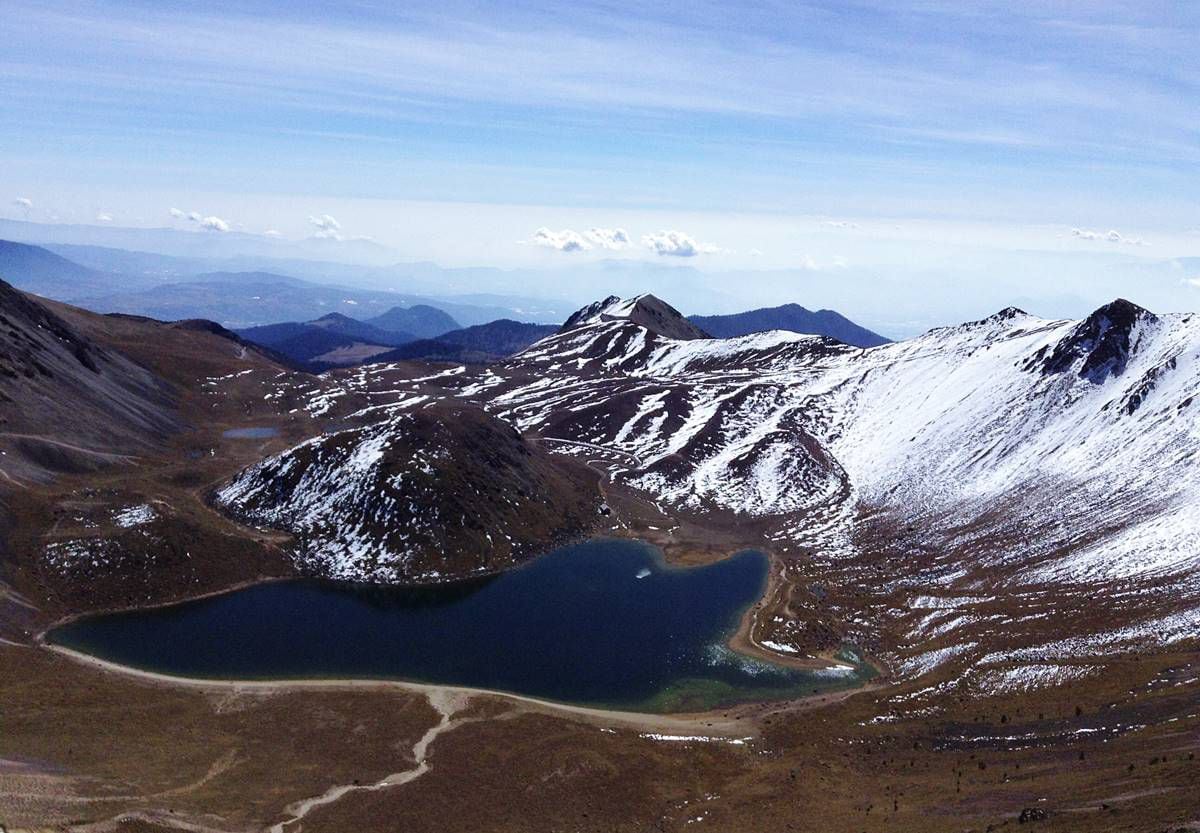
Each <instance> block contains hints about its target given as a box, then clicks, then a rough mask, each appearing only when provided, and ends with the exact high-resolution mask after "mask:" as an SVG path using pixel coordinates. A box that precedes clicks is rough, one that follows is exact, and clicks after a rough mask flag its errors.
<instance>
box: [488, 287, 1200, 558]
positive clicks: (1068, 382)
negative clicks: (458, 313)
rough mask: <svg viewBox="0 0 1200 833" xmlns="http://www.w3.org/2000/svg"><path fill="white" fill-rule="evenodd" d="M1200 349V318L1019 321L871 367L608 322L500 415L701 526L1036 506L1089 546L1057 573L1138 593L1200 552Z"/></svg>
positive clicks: (1016, 315)
mask: <svg viewBox="0 0 1200 833" xmlns="http://www.w3.org/2000/svg"><path fill="white" fill-rule="evenodd" d="M610 306H611V305H610ZM1198 351H1200V320H1198V319H1196V318H1195V317H1193V316H1155V315H1153V314H1151V313H1149V312H1147V311H1145V310H1142V309H1140V308H1138V307H1136V306H1134V305H1133V304H1129V303H1128V302H1125V301H1117V302H1114V303H1113V304H1110V305H1108V306H1106V307H1103V308H1101V309H1100V310H1097V311H1096V312H1095V313H1094V314H1093V315H1092V316H1090V317H1089V318H1087V319H1085V320H1083V321H1080V322H1073V321H1046V320H1043V319H1039V318H1035V317H1033V316H1030V315H1027V314H1025V313H1023V312H1021V311H1019V310H1014V309H1008V310H1004V311H1002V312H1001V313H998V314H997V315H995V316H992V317H991V318H988V319H985V320H983V321H977V322H972V323H969V324H964V325H961V326H959V327H952V328H945V329H939V330H934V331H932V332H930V333H927V334H925V335H924V336H921V337H919V338H916V339H913V340H911V341H907V342H901V343H898V344H889V345H885V346H882V347H878V348H873V349H870V350H858V349H854V348H849V347H845V346H844V345H840V344H837V343H834V342H831V341H827V340H823V339H820V338H817V337H806V336H798V335H796V334H793V333H784V332H772V333H762V334H756V335H753V336H747V337H744V338H737V339H726V340H717V339H707V340H705V339H700V340H676V339H671V338H668V337H665V336H663V335H661V334H659V333H656V332H652V331H649V330H647V329H645V328H643V327H639V326H637V325H635V324H632V323H630V322H627V321H617V320H614V321H600V320H596V319H594V318H593V319H591V321H590V323H586V322H585V323H583V324H581V325H580V326H577V327H576V328H574V329H571V330H568V331H566V332H564V333H561V334H559V335H557V336H553V337H551V338H548V339H545V340H543V341H541V342H539V343H537V344H535V345H533V346H532V347H530V348H529V349H528V350H527V351H525V352H524V353H523V354H521V355H519V356H518V357H516V359H515V360H513V361H512V362H510V363H509V365H508V368H509V370H510V371H519V370H521V369H527V370H528V369H532V368H536V369H537V370H538V371H540V376H539V378H538V379H537V380H536V381H535V382H533V383H531V384H523V385H518V386H507V385H501V386H498V387H496V388H493V389H492V393H491V397H490V401H489V403H488V404H489V407H490V408H491V409H492V410H493V411H494V412H496V413H497V414H499V415H500V416H502V417H503V418H504V419H506V420H509V421H511V422H513V423H514V424H515V425H517V426H519V427H520V428H521V429H522V430H525V431H536V432H538V433H540V434H543V435H545V436H552V437H555V438H558V439H561V440H569V441H575V442H579V443H586V444H588V445H595V446H603V447H605V448H609V449H613V450H614V451H619V452H621V453H623V454H624V455H626V457H625V460H626V461H627V463H628V464H627V465H626V466H624V467H622V468H621V469H620V470H618V471H615V472H614V475H615V476H616V477H619V478H621V479H623V480H624V481H625V482H628V483H629V484H631V485H633V486H635V487H637V488H640V489H643V490H645V491H647V492H649V493H651V494H653V495H654V496H656V497H657V498H658V499H661V500H663V501H665V502H667V503H670V504H674V505H677V506H679V507H682V508H688V509H697V510H698V509H705V508H707V509H717V510H727V511H729V512H733V513H736V514H740V515H746V516H754V517H763V516H776V517H778V518H780V519H781V520H783V519H785V518H787V516H790V515H793V514H794V513H796V512H797V511H801V510H812V509H816V508H824V509H825V510H830V511H835V510H838V509H839V508H840V509H844V508H845V507H844V506H838V504H841V503H844V502H846V501H851V500H854V501H862V502H864V503H866V504H869V505H872V506H887V507H889V508H892V509H895V510H896V511H898V512H899V513H900V514H901V515H902V516H905V517H909V518H913V519H916V518H923V519H926V520H928V519H931V518H934V517H937V518H939V519H940V521H939V522H940V523H942V524H950V523H952V522H954V521H955V520H957V521H962V522H965V521H967V520H969V519H971V518H974V517H977V516H979V515H980V514H981V513H982V512H983V511H984V509H985V508H987V507H989V506H993V505H994V504H995V501H997V500H1005V501H1015V502H1016V504H1017V505H1019V506H1020V507H1023V508H1022V511H1024V512H1026V513H1029V514H1035V515H1038V516H1039V520H1042V519H1045V518H1047V517H1050V518H1053V519H1054V520H1056V521H1057V522H1058V525H1057V536H1056V538H1055V541H1054V543H1055V544H1056V545H1058V546H1059V548H1062V547H1063V546H1065V545H1067V544H1076V543H1080V544H1086V546H1084V547H1083V551H1081V552H1076V553H1075V554H1074V555H1073V556H1072V557H1071V558H1070V559H1068V560H1065V561H1062V562H1059V563H1057V564H1054V565H1045V566H1044V567H1043V568H1042V569H1045V570H1048V571H1051V572H1054V573H1055V574H1057V575H1060V576H1061V577H1070V578H1086V577H1088V576H1090V575H1102V576H1121V575H1133V574H1140V573H1144V572H1148V571H1149V572H1152V571H1158V570H1172V569H1179V568H1183V567H1186V566H1188V565H1189V564H1190V562H1192V561H1194V560H1195V559H1196V558H1197V556H1198V555H1200V552H1198V551H1197V544H1196V542H1195V540H1194V538H1192V537H1191V536H1194V535H1195V534H1196V533H1197V532H1198V531H1200V530H1198V527H1200V517H1195V518H1193V517H1190V515H1191V514H1193V513H1191V512H1189V509H1190V508H1191V507H1193V506H1197V505H1200V483H1198V479H1197V474H1198V472H1200V467H1198V466H1197V465H1196V463H1197V462H1198V460H1197V456H1196V455H1197V453H1198V452H1200V423H1198V422H1197V419H1196V413H1197V408H1200V403H1197V404H1193V398H1194V397H1196V396H1197V394H1200V365H1198V364H1197V353H1198ZM842 516H843V517H844V516H845V515H844V513H843V515H842ZM1009 520H1010V521H1011V518H1010V519H1009ZM791 527H792V528H793V529H796V530H797V531H798V532H799V531H802V530H800V528H799V527H797V526H796V525H795V524H794V523H793V524H791ZM1084 539H1088V540H1086V541H1085V540H1084ZM1047 543H1049V542H1047ZM1118 550H1124V554H1123V556H1122V557H1120V558H1114V557H1113V556H1114V555H1115V554H1117V551H1118Z"/></svg>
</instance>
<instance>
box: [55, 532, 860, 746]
mask: <svg viewBox="0 0 1200 833" xmlns="http://www.w3.org/2000/svg"><path fill="white" fill-rule="evenodd" d="M606 541H614V542H622V543H631V540H630V539H628V538H624V537H610V536H597V537H595V538H592V539H588V542H595V543H604V542H606ZM636 543H638V544H639V545H641V546H644V547H645V548H646V549H647V550H648V551H649V554H650V557H651V560H652V561H653V563H654V564H655V566H656V568H657V569H662V570H667V571H672V572H674V571H681V570H687V569H689V567H687V566H683V565H677V564H673V563H671V562H669V561H668V560H667V558H666V554H665V552H664V550H663V548H662V547H659V546H656V545H654V544H652V543H649V542H645V541H636ZM750 553H752V554H755V555H758V556H760V557H762V558H763V559H764V560H765V561H766V571H765V575H764V577H763V586H762V588H761V590H759V591H758V592H757V594H756V595H755V598H754V601H751V602H750V603H749V604H747V605H746V607H745V608H744V610H743V611H742V612H741V613H740V614H739V617H738V620H737V624H736V626H734V627H733V628H732V630H731V631H730V632H728V634H727V636H726V637H724V638H723V640H722V642H721V643H713V644H714V645H716V644H723V645H724V646H725V647H726V648H728V649H729V650H731V651H732V652H734V653H736V654H737V655H738V656H740V657H744V658H746V659H750V660H754V661H760V662H766V663H769V664H771V665H773V666H777V667H780V668H789V669H793V670H799V671H805V672H814V671H815V672H819V671H820V670H821V669H823V668H829V667H843V668H845V667H847V666H846V663H844V662H841V661H839V660H837V659H833V658H830V659H828V660H826V659H825V658H823V657H821V658H814V657H789V656H784V655H781V654H778V653H776V652H773V651H769V650H767V649H765V648H763V647H762V646H760V645H758V644H757V643H756V642H755V641H754V640H753V637H752V634H753V628H754V624H755V622H756V613H757V612H758V610H759V609H760V608H761V606H762V602H763V601H764V600H765V599H766V598H768V597H769V595H770V594H771V593H772V592H774V589H775V588H776V586H777V584H778V580H779V576H778V570H777V569H776V568H777V566H778V564H777V561H776V559H775V558H774V557H773V555H771V554H769V553H767V552H765V551H763V550H761V549H759V548H753V547H744V548H741V549H738V550H736V551H734V552H732V553H728V554H727V555H725V556H724V558H723V559H718V560H717V561H715V562H711V563H714V564H715V563H719V561H721V560H724V559H730V558H734V557H736V556H738V555H741V554H750ZM516 569H518V570H519V569H521V568H520V567H518V568H516ZM297 580H301V581H302V580H304V577H293V576H267V577H260V578H258V579H253V580H247V581H243V582H238V583H237V584H235V585H232V586H230V587H226V588H222V589H220V590H215V591H211V592H206V593H200V594H196V595H195V596H192V597H189V598H186V599H177V600H172V601H169V602H162V603H158V604H153V605H146V606H133V607H122V608H121V609H120V610H119V611H104V610H101V611H89V612H86V613H78V614H72V615H69V616H64V617H61V618H60V619H58V620H56V621H55V622H53V623H52V624H50V625H49V626H48V627H46V628H44V629H42V630H41V631H40V632H39V633H38V634H36V636H35V637H34V640H33V641H34V643H35V644H36V645H38V646H40V647H43V648H45V649H47V650H50V651H54V652H56V653H58V654H59V655H62V656H66V657H69V658H70V659H72V660H74V661H76V662H83V663H86V664H88V665H90V666H92V667H97V668H102V669H104V670H106V671H109V672H114V673H121V674H126V675H131V676H136V677H139V678H141V679H143V680H151V681H154V682H156V683H158V684H167V685H169V684H179V685H184V686H192V687H195V686H199V687H206V686H207V687H219V688H228V687H234V688H237V687H243V688H245V687H250V688H254V689H259V690H288V689H303V688H338V687H345V688H347V689H360V690H361V689H363V688H387V689H402V690H407V691H410V692H430V691H445V692H452V693H462V694H472V695H487V696H494V697H499V698H504V699H510V700H515V701H519V702H523V703H526V704H536V705H537V707H539V708H541V709H549V710H552V711H556V712H563V711H565V712H570V713H574V714H580V715H592V716H597V715H599V716H603V717H604V719H605V720H606V721H610V722H611V721H613V720H615V721H616V722H618V723H630V722H632V723H633V724H636V725H644V724H647V723H649V724H651V725H656V726H658V725H664V724H666V725H672V726H684V725H693V724H695V723H698V722H705V723H711V722H712V721H713V720H714V716H715V715H717V714H718V713H721V714H728V713H730V712H731V711H737V710H742V709H746V708H747V707H750V706H760V707H761V706H765V705H769V704H773V705H775V706H779V705H786V704H796V703H798V702H800V701H806V700H810V699H822V700H823V699H825V698H827V697H829V696H831V695H835V694H842V693H843V692H845V693H853V692H855V691H859V690H862V689H863V688H864V687H865V686H866V685H867V684H868V683H869V681H870V679H872V678H873V677H875V676H877V673H878V668H877V667H876V666H875V665H874V664H873V663H871V662H869V661H863V662H862V663H861V664H860V665H856V666H855V672H853V673H854V674H855V675H857V674H858V673H859V670H858V669H860V668H863V667H865V668H867V669H869V670H870V671H871V672H874V673H872V674H871V676H870V677H868V678H867V679H856V680H852V681H848V684H846V685H837V684H836V682H834V684H833V685H823V686H821V691H820V692H818V691H817V689H816V688H814V689H813V695H808V694H800V692H799V691H797V692H796V693H797V695H798V696H796V697H787V696H779V695H777V694H772V695H770V696H767V697H763V698H761V699H756V698H753V697H748V698H746V699H741V698H738V699H734V700H730V701H728V702H727V703H725V704H724V705H714V706H712V707H711V708H707V707H705V708H703V710H701V711H689V710H688V709H687V708H686V706H685V708H684V709H683V710H681V711H680V712H672V711H670V710H669V709H668V710H666V711H656V710H646V711H643V710H640V709H627V708H622V707H620V706H616V707H614V708H608V707H606V706H605V705H603V704H598V705H591V704H586V703H571V702H569V701H561V700H552V699H545V698H541V697H538V696H536V695H529V694H519V693H515V692H511V691H507V690H504V689H496V688H486V687H476V686H470V685H462V684H458V683H430V682H419V681H416V680H412V679H404V678H403V677H397V678H389V677H387V676H379V677H375V676H369V675H368V676H365V677H355V676H352V675H350V676H328V677H305V678H293V677H286V676H284V677H280V678H278V679H275V678H270V677H268V678H258V679H253V678H222V677H219V676H214V677H208V676H197V677H193V676H187V675H186V674H174V673H168V672H163V671H155V670H149V669H146V668H144V667H137V666H134V665H125V664H122V663H121V662H116V661H113V660H109V659H101V658H100V657H98V656H95V655H92V654H89V653H86V652H85V651H82V650H78V649H76V648H71V647H67V645H63V644H58V643H55V642H54V641H53V640H52V637H51V634H52V632H53V631H54V630H55V629H57V628H60V627H63V626H65V625H67V624H70V623H71V622H75V621H78V620H80V619H85V618H89V617H95V616H103V615H106V614H109V613H113V612H140V611H147V610H154V609H162V608H166V607H171V606H174V605H178V604H183V603H186V602H193V601H198V600H203V599H209V598H214V597H218V596H224V595H231V594H234V593H236V592H238V591H240V590H245V589H248V588H252V587H258V586H264V585H269V584H278V583H283V582H288V581H297ZM318 581H322V580H318ZM329 583H330V584H334V585H336V584H343V582H336V581H332V580H331V581H330V582H329ZM349 584H355V583H353V582H350V583H349ZM405 587H408V585H405ZM831 682H832V681H831Z"/></svg>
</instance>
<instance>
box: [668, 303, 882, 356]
mask: <svg viewBox="0 0 1200 833" xmlns="http://www.w3.org/2000/svg"><path fill="white" fill-rule="evenodd" d="M688 320H689V321H691V322H692V323H693V324H695V325H696V326H697V327H699V328H700V329H702V330H704V331H705V332H707V333H708V334H710V335H712V336H713V337H715V338H737V337H738V336H745V335H750V334H751V333H762V332H768V331H770V330H790V331H791V332H793V333H806V334H810V335H820V336H828V337H829V338H835V339H837V340H838V341H840V342H842V343H843V344H849V345H851V346H853V347H878V346H879V345H881V344H888V343H890V339H886V338H884V337H883V336H881V335H879V334H878V333H873V332H871V331H870V330H868V329H866V328H865V327H860V326H859V325H857V324H855V323H854V322H853V321H851V320H850V319H848V318H846V317H845V316H844V315H842V314H841V313H837V312H834V311H833V310H831V309H822V310H817V311H816V312H813V311H812V310H809V309H805V308H804V307H802V306H800V305H799V304H784V305H783V306H780V307H767V308H764V309H755V310H750V311H749V312H739V313H736V314H734V315H693V316H690V317H689V318H688Z"/></svg>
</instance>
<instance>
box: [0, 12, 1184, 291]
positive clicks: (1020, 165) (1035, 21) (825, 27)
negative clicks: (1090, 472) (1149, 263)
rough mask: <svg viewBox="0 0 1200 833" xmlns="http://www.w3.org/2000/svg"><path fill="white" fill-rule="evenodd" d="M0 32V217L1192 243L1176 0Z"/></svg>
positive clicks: (252, 19)
mask: <svg viewBox="0 0 1200 833" xmlns="http://www.w3.org/2000/svg"><path fill="white" fill-rule="evenodd" d="M0 38H2V39H3V42H4V43H5V49H4V50H3V53H2V54H0V66H2V67H3V71H2V72H0V120H2V121H0V123H2V124H3V127H0V160H2V161H3V163H4V164H3V170H4V173H3V174H0V187H2V188H3V189H4V190H5V191H7V192H8V194H7V196H5V195H0V201H2V202H3V205H2V206H0V211H4V212H5V215H6V216H9V217H17V218H19V217H22V216H25V217H29V218H30V219H35V220H39V221H50V220H59V221H72V222H112V223H119V224H122V225H166V224H168V223H175V222H179V221H178V220H177V219H176V218H171V217H169V216H168V214H167V211H168V209H169V208H172V207H175V208H178V209H180V210H181V211H182V212H184V213H188V212H191V211H197V212H199V213H200V214H202V215H204V216H216V217H220V218H221V219H222V220H224V221H225V222H226V223H227V224H228V225H229V226H230V227H231V228H234V229H239V230H244V231H247V232H252V233H261V232H264V231H267V230H273V231H279V232H280V233H282V234H283V235H284V236H291V237H299V236H303V235H306V234H311V233H313V232H314V229H315V228H316V227H315V226H314V225H313V224H312V223H310V221H309V217H310V216H315V217H318V218H319V217H321V216H322V215H325V214H328V215H330V216H335V217H336V218H337V219H338V221H339V225H340V227H341V228H340V229H339V230H338V232H337V233H338V234H344V235H347V236H352V235H353V236H358V235H361V236H370V237H372V238H373V239H375V240H377V241H379V242H381V243H384V244H386V245H389V246H393V247H395V248H396V249H397V251H398V252H400V253H401V254H402V255H404V256H406V257H413V258H423V257H429V258H434V259H440V260H443V261H458V262H471V263H478V264H487V263H494V264H500V265H504V264H513V263H527V264H528V263H539V262H546V258H548V257H550V258H552V257H558V256H562V257H571V256H573V255H574V256H579V257H582V258H589V257H590V258H596V257H601V256H604V257H610V256H620V257H640V258H650V259H653V258H655V257H659V256H660V255H658V254H656V252H659V251H661V247H658V248H656V247H655V246H654V245H653V240H657V239H658V238H657V237H656V235H659V234H660V233H662V232H666V231H676V232H680V233H682V234H684V235H686V236H687V237H688V238H689V239H691V240H693V241H694V242H695V243H696V245H695V246H694V247H693V248H692V249H691V250H690V251H688V252H687V253H686V254H684V255H683V256H684V257H687V259H688V260H689V261H690V262H691V265H694V266H699V267H700V268H704V269H724V268H731V267H737V268H749V267H750V266H752V265H754V264H764V265H766V266H769V267H770V268H776V269H778V268H788V267H795V268H801V269H803V268H811V267H813V266H814V265H815V266H816V267H818V268H828V267H832V266H834V265H835V263H842V264H844V263H846V262H850V263H856V262H857V263H859V264H860V265H863V266H864V267H865V266H868V265H869V266H871V267H872V268H876V269H886V268H887V267H888V265H889V263H892V262H893V261H896V262H897V263H899V261H904V262H905V263H907V264H908V265H909V266H911V265H912V261H913V259H914V258H917V259H919V258H921V257H922V256H923V255H922V252H924V251H927V250H928V248H929V246H930V245H936V243H937V241H938V240H940V239H949V240H953V241H955V243H956V245H978V246H981V247H984V248H986V249H988V250H989V251H997V250H998V251H1014V252H1017V251H1021V252H1023V251H1028V250H1040V249H1046V250H1051V251H1054V252H1061V251H1078V252H1080V253H1087V254H1094V253H1096V252H1112V253H1119V254H1120V255H1121V256H1127V255H1136V256H1139V257H1143V258H1157V259H1171V258H1177V257H1180V256H1184V255H1188V254H1193V253H1200V234H1197V229H1200V211H1198V210H1197V208H1198V200H1197V196H1196V195H1197V194H1200V165H1198V163H1200V122H1197V119H1196V114H1197V113H1198V112H1200V89H1198V88H1200V58H1198V57H1197V50H1196V48H1195V47H1196V44H1197V43H1200V6H1197V5H1196V4H1190V3H1178V2H1175V3H1156V2H1136V3H1134V2H1105V0H1093V1H1092V2H1039V3H1024V2H1019V1H1018V2H988V0H981V1H980V2H950V1H949V0H947V1H946V2H942V1H941V0H923V1H920V2H903V0H900V1H899V2H871V1H868V2H809V3H805V2H763V3H753V4H738V3H733V2H712V3H710V2H706V0H692V2H686V3H656V4H627V3H570V4H546V3H539V2H507V3H495V4H488V3H469V2H466V3H464V2H449V3H446V2H438V3H423V2H411V3H404V4H397V3H389V2H379V3H373V2H359V3H341V4H336V5H334V4H328V3H314V2H299V3H296V2H293V3H267V2H258V1H257V0H251V1H250V2H239V3H236V4H235V3H221V2H216V3H214V2H209V3H203V4H190V3H168V2H144V3H137V2H120V3H106V2H95V3H93V2H87V0H77V2H70V3H58V2H55V0H39V2H27V0H7V2H6V3H5V12H4V15H3V16H2V17H0ZM16 200H22V201H24V200H28V204H26V203H25V202H19V203H18V202H15V201H16ZM96 218H102V219H99V220H97V219H96ZM103 218H111V219H103ZM182 224H183V226H184V227H186V226H187V221H186V220H184V221H182ZM592 227H597V228H604V229H616V228H620V229H624V230H626V231H627V234H628V238H629V241H630V242H629V245H628V246H627V247H625V248H623V249H620V250H617V249H611V248H606V247H604V246H600V245H595V244H590V243H588V242H587V241H588V239H589V238H587V237H586V234H585V233H586V230H587V229H589V228H592ZM539 228H546V229H548V230H549V231H550V232H553V233H554V235H558V234H559V233H561V232H567V231H573V232H575V233H577V234H582V235H584V237H583V240H584V244H583V245H582V246H579V247H575V248H574V249H572V250H570V251H565V252H564V251H560V250H559V249H560V248H563V246H561V245H560V241H561V240H563V239H567V238H561V237H558V236H554V237H552V238H550V240H551V243H550V244H547V245H539V244H538V242H537V241H538V240H541V241H542V242H543V243H545V238H544V237H543V238H537V237H535V232H536V231H537V229H539ZM905 228H912V229H920V231H919V233H916V232H914V234H911V235H908V234H905V233H903V230H904V229H905ZM1076 230H1077V231H1076ZM1112 231H1116V232H1117V237H1115V238H1114V237H1112V235H1110V234H1109V232H1112ZM898 232H900V233H898ZM647 237H650V238H651V241H650V242H647V241H646V240H645V239H644V238H647ZM901 240H903V241H907V247H906V246H905V245H900V242H898V241H901ZM1131 241H1132V242H1131ZM567 248H570V247H567ZM685 251H686V247H685ZM930 268H933V267H932V265H931V267H930ZM1190 291H1191V289H1190V288H1188V285H1187V284H1186V283H1185V281H1182V280H1181V281H1179V293H1180V294H1179V299H1180V300H1179V305H1180V306H1186V305H1187V304H1188V303H1189V298H1191V297H1192V296H1191V295H1188V294H1186V293H1187V292H1190Z"/></svg>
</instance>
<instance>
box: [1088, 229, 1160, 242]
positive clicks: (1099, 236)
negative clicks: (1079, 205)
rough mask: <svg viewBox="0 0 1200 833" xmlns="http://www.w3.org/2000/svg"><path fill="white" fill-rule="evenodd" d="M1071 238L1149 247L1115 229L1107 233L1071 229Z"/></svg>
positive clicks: (1138, 238) (1137, 238)
mask: <svg viewBox="0 0 1200 833" xmlns="http://www.w3.org/2000/svg"><path fill="white" fill-rule="evenodd" d="M1071 236H1072V237H1077V238H1079V239H1080V240H1098V241H1102V242H1105V243H1124V244H1126V245H1128V246H1148V245H1150V244H1149V243H1147V242H1146V241H1145V240H1143V239H1142V238H1140V237H1128V236H1126V235H1124V234H1121V232H1119V231H1117V230H1116V229H1110V230H1109V231H1093V230H1092V229H1085V228H1073V229H1071Z"/></svg>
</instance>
